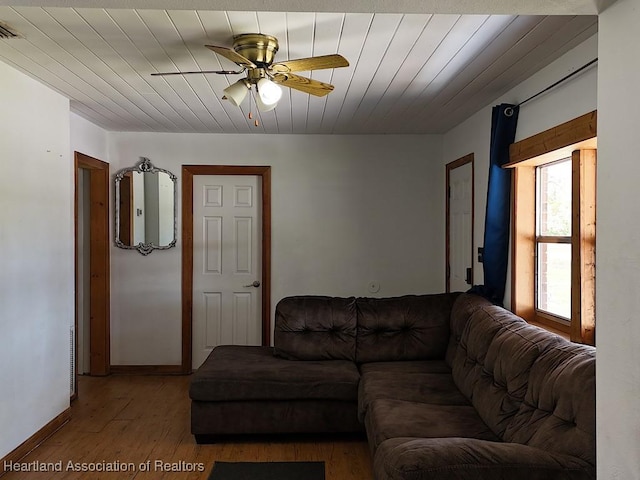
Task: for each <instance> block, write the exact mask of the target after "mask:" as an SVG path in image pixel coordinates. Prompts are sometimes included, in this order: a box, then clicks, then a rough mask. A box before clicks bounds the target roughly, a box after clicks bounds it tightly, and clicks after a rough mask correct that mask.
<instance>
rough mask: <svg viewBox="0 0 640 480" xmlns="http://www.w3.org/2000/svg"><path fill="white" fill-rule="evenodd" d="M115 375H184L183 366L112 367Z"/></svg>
mask: <svg viewBox="0 0 640 480" xmlns="http://www.w3.org/2000/svg"><path fill="white" fill-rule="evenodd" d="M111 373H112V374H113V375H182V374H183V371H182V365H111Z"/></svg>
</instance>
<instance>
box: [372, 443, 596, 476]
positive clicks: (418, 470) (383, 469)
mask: <svg viewBox="0 0 640 480" xmlns="http://www.w3.org/2000/svg"><path fill="white" fill-rule="evenodd" d="M374 476H375V479H376V480H423V479H424V480H489V479H491V480H496V479H507V478H509V479H511V478H513V479H518V480H548V479H554V480H593V479H595V478H596V476H595V467H594V466H592V465H589V464H588V463H586V462H584V461H582V460H580V459H578V458H574V457H570V456H568V455H562V454H553V453H550V452H547V451H545V450H540V449H538V448H534V447H529V446H527V445H521V444H519V443H500V442H490V441H486V440H478V439H474V438H392V439H389V440H386V441H384V442H383V443H382V444H380V446H379V447H378V449H377V451H376V453H375V457H374Z"/></svg>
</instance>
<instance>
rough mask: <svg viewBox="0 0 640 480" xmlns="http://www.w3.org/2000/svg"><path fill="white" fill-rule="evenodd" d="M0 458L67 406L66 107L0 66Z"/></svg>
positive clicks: (69, 252) (69, 219) (69, 223)
mask: <svg viewBox="0 0 640 480" xmlns="http://www.w3.org/2000/svg"><path fill="white" fill-rule="evenodd" d="M0 111H3V112H7V113H8V114H10V119H9V120H7V121H3V123H2V127H1V128H0V159H2V160H1V161H2V172H3V174H2V175H0V225H1V228H0V255H1V258H2V269H1V271H0V272H1V273H0V385H1V386H2V387H1V388H2V395H0V432H2V434H0V458H1V457H3V456H5V455H6V454H8V453H9V452H11V451H12V450H13V449H14V448H16V447H17V446H18V445H20V444H21V443H22V442H23V441H25V440H26V439H27V438H29V437H30V436H31V435H33V434H34V433H35V432H36V431H38V430H39V429H40V428H42V427H43V426H44V425H45V424H47V423H48V422H49V421H51V420H52V419H53V418H55V417H56V416H57V415H59V414H60V413H61V412H63V411H64V410H65V409H66V408H68V407H69V384H70V369H69V347H70V341H69V333H70V330H69V329H70V325H71V323H72V321H73V216H72V210H71V208H72V191H73V189H72V178H73V177H72V171H73V170H72V168H71V165H72V163H71V161H70V155H69V152H70V144H69V134H70V133H69V101H68V100H67V99H65V98H63V97H62V96H60V95H58V94H57V93H55V92H53V91H52V90H50V89H49V88H47V87H44V86H43V85H41V84H39V83H37V82H36V81H34V80H32V79H31V78H29V77H27V76H25V75H23V74H22V73H19V72H18V71H17V70H15V69H13V68H12V67H9V66H8V65H6V64H4V63H1V62H0Z"/></svg>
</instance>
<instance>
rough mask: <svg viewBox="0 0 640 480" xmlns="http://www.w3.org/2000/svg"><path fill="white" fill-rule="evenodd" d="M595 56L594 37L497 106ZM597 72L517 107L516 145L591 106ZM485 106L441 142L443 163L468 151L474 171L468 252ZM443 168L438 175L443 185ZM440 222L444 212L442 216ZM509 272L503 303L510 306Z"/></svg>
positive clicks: (483, 182) (480, 199) (485, 152)
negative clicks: (472, 158)
mask: <svg viewBox="0 0 640 480" xmlns="http://www.w3.org/2000/svg"><path fill="white" fill-rule="evenodd" d="M597 56H598V39H597V35H596V36H593V37H591V38H590V39H588V40H586V41H585V42H583V43H581V44H580V45H578V46H577V47H576V48H574V49H573V50H571V51H569V52H568V53H566V54H565V55H563V56H562V57H561V58H559V59H558V60H556V61H555V62H553V63H552V64H551V65H549V66H548V67H546V68H544V69H543V70H541V71H540V72H538V73H536V74H535V75H533V76H531V77H530V78H528V79H527V80H526V81H524V82H522V83H521V84H520V85H518V86H517V87H516V88H514V89H513V90H511V91H510V92H508V93H507V94H506V95H504V96H502V97H500V98H498V99H496V101H495V102H494V104H493V105H498V104H500V103H511V104H517V103H519V102H521V101H523V100H525V99H527V98H529V97H530V96H532V95H534V94H536V93H538V92H540V91H542V90H543V89H545V88H546V87H548V86H549V85H552V84H553V83H555V82H556V81H558V80H560V79H561V78H563V77H564V76H565V75H567V74H569V73H570V72H572V71H575V70H577V69H578V68H580V67H581V66H583V65H585V64H586V63H588V62H590V61H591V60H593V59H594V58H596V57H597ZM597 77H598V68H597V67H592V68H590V69H588V70H585V71H584V72H582V73H581V74H579V75H577V76H575V77H573V78H572V79H570V80H569V81H568V82H566V83H564V84H562V85H560V86H559V87H557V88H555V89H553V90H551V91H549V92H548V93H545V94H544V95H541V96H540V97H537V98H536V99H534V100H532V101H531V102H528V103H526V104H525V105H523V106H522V107H520V114H519V117H518V127H517V131H516V141H518V140H521V139H523V138H527V137H529V136H531V135H535V134H536V133H539V132H542V131H544V130H547V129H549V128H551V127H554V126H556V125H558V124H560V123H563V122H566V121H567V120H571V119H573V118H576V117H578V116H580V115H582V114H584V113H588V112H591V111H593V110H596V108H597V83H598V79H597ZM493 105H488V106H487V107H485V108H484V109H482V110H480V111H479V112H478V113H476V114H475V115H473V116H472V117H471V118H469V119H468V120H467V121H465V122H464V123H462V124H460V125H458V126H457V127H455V128H453V129H452V130H450V131H449V132H447V133H446V134H445V135H444V138H443V161H444V164H446V163H449V162H452V161H454V160H456V159H458V158H460V157H463V156H465V155H467V154H469V153H474V167H475V198H474V201H475V219H474V242H473V245H474V252H476V251H477V248H478V247H480V246H482V245H483V243H484V220H485V210H486V206H487V182H488V175H489V145H490V138H491V109H492V107H493ZM444 173H445V172H444V168H441V172H440V175H441V176H442V182H444V181H445V180H444ZM442 215H443V217H442V221H443V222H444V211H443V213H442ZM474 262H475V264H474V270H473V271H474V284H482V283H483V282H484V280H483V279H484V276H483V275H484V274H483V269H482V264H480V263H478V262H477V256H476V255H474ZM510 284H511V281H510V274H508V277H507V291H506V294H505V299H504V304H505V305H506V306H509V305H510V303H511V288H510V287H511V285H510Z"/></svg>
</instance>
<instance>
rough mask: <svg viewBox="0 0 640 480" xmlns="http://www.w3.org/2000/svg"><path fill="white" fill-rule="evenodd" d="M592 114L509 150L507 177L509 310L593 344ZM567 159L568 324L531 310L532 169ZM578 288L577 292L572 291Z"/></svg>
mask: <svg viewBox="0 0 640 480" xmlns="http://www.w3.org/2000/svg"><path fill="white" fill-rule="evenodd" d="M596 121H597V113H596V112H595V111H594V112H590V113H588V114H586V115H582V116H581V117H578V118H576V119H574V120H571V121H569V122H566V123H563V124H562V125H559V126H557V127H555V128H552V129H549V130H547V131H545V132H542V133H539V134H537V135H534V136H533V137H529V138H527V139H524V140H521V141H520V142H516V143H514V144H512V145H511V146H510V149H509V152H510V162H509V164H508V165H507V167H510V168H514V174H513V176H512V182H513V185H512V187H513V188H512V191H513V192H514V194H513V197H512V236H511V239H512V252H513V258H512V262H511V264H512V270H511V292H512V293H511V302H512V304H511V308H512V310H513V311H514V312H515V313H516V314H517V315H519V316H521V317H523V318H524V319H526V320H527V321H528V322H530V323H534V324H538V325H540V326H543V327H545V328H548V329H549V330H552V331H555V332H556V333H560V334H564V336H565V337H568V338H570V339H571V340H572V341H574V342H579V343H587V344H590V345H594V344H595V220H596V219H595V211H596V209H595V202H596V188H595V187H596V185H595V179H596V175H595V172H596V158H597V153H596V148H597V137H596V135H597V125H596ZM569 154H570V156H571V159H572V184H573V188H572V192H573V193H572V215H573V221H572V224H573V227H572V235H571V245H572V267H571V275H572V282H571V283H572V292H571V318H572V321H571V322H563V321H562V320H560V319H557V320H556V319H554V318H553V315H547V314H544V313H542V314H538V313H537V310H536V308H535V248H536V231H535V226H536V218H535V216H536V214H535V212H536V206H535V203H536V200H535V191H536V183H535V169H536V167H537V166H539V165H543V164H546V163H551V162H552V161H555V160H559V159H561V158H566V157H567V156H569ZM576 285H580V288H575V286H576Z"/></svg>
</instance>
